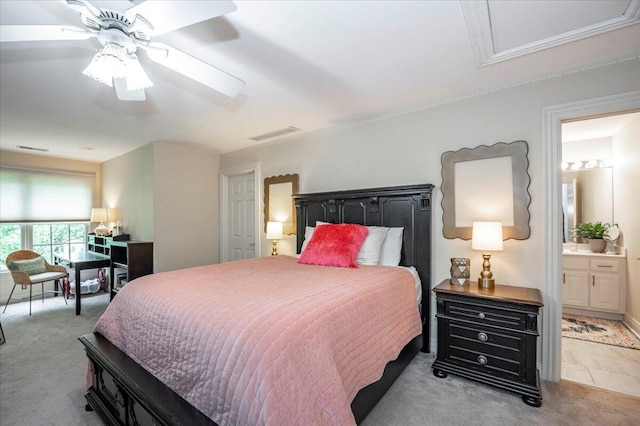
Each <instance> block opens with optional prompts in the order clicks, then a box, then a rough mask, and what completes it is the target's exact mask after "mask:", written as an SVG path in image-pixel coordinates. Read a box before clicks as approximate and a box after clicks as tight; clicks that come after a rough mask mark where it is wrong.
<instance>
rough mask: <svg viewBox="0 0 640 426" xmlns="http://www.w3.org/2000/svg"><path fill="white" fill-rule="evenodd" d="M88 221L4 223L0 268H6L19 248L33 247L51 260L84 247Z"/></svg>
mask: <svg viewBox="0 0 640 426" xmlns="http://www.w3.org/2000/svg"><path fill="white" fill-rule="evenodd" d="M87 226H88V224H87V223H1V224H0V271H6V270H7V266H6V264H5V260H6V259H7V256H8V255H9V254H10V253H12V252H14V251H16V250H21V249H24V250H33V251H35V252H36V253H39V254H41V255H42V256H43V257H44V258H45V259H46V260H47V262H49V263H53V255H54V254H57V253H63V252H66V253H75V252H78V251H81V250H84V247H85V242H86V236H87Z"/></svg>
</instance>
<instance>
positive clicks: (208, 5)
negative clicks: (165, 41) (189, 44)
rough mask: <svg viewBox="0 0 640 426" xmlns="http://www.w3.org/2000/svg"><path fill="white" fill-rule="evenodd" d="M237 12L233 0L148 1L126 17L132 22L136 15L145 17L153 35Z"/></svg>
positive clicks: (131, 10) (129, 11)
mask: <svg viewBox="0 0 640 426" xmlns="http://www.w3.org/2000/svg"><path fill="white" fill-rule="evenodd" d="M234 10H236V5H235V4H234V3H233V2H232V1H231V0H218V1H210V0H209V1H206V0H205V1H202V0H191V1H189V4H188V5H186V4H185V2H184V1H169V0H147V1H145V2H143V3H140V4H138V5H136V6H133V7H131V8H129V9H128V10H127V12H126V13H125V15H126V16H127V18H128V19H129V20H130V21H133V19H135V16H136V15H140V16H143V17H144V18H145V19H146V20H147V21H149V22H151V24H152V25H153V28H154V29H153V31H152V33H151V34H152V35H154V36H157V35H160V34H164V33H168V32H169V31H173V30H176V29H178V28H182V27H186V26H188V25H192V24H195V23H198V22H202V21H206V20H208V19H213V18H215V17H217V16H220V15H224V14H225V13H229V12H233V11H234Z"/></svg>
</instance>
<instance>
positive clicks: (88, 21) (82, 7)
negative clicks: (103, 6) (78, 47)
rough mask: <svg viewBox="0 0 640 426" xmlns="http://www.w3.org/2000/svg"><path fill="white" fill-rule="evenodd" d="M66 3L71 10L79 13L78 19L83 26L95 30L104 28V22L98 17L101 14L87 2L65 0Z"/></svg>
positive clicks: (85, 0) (84, 0) (83, 0)
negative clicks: (79, 18)
mask: <svg viewBox="0 0 640 426" xmlns="http://www.w3.org/2000/svg"><path fill="white" fill-rule="evenodd" d="M66 3H67V6H69V7H70V8H71V9H73V10H75V11H76V12H80V17H81V19H82V21H83V22H84V23H85V25H88V26H89V27H90V28H93V29H96V30H99V29H100V27H102V26H104V22H103V21H102V19H100V18H99V17H98V16H100V13H101V12H100V9H98V8H97V7H95V6H94V5H92V4H91V3H89V2H88V1H87V0H66Z"/></svg>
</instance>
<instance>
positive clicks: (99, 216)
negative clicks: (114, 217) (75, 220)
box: [89, 207, 109, 235]
mask: <svg viewBox="0 0 640 426" xmlns="http://www.w3.org/2000/svg"><path fill="white" fill-rule="evenodd" d="M89 221H90V222H92V223H96V222H99V223H100V224H99V225H98V226H96V229H94V230H93V232H94V233H95V234H96V235H109V228H107V227H106V226H105V225H104V222H106V221H107V209H105V208H102V207H99V208H92V209H91V219H89Z"/></svg>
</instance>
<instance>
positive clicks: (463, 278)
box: [449, 257, 471, 285]
mask: <svg viewBox="0 0 640 426" xmlns="http://www.w3.org/2000/svg"><path fill="white" fill-rule="evenodd" d="M470 267H471V259H466V258H463V257H452V258H451V279H450V280H449V283H450V284H453V285H469V277H471V270H470Z"/></svg>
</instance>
